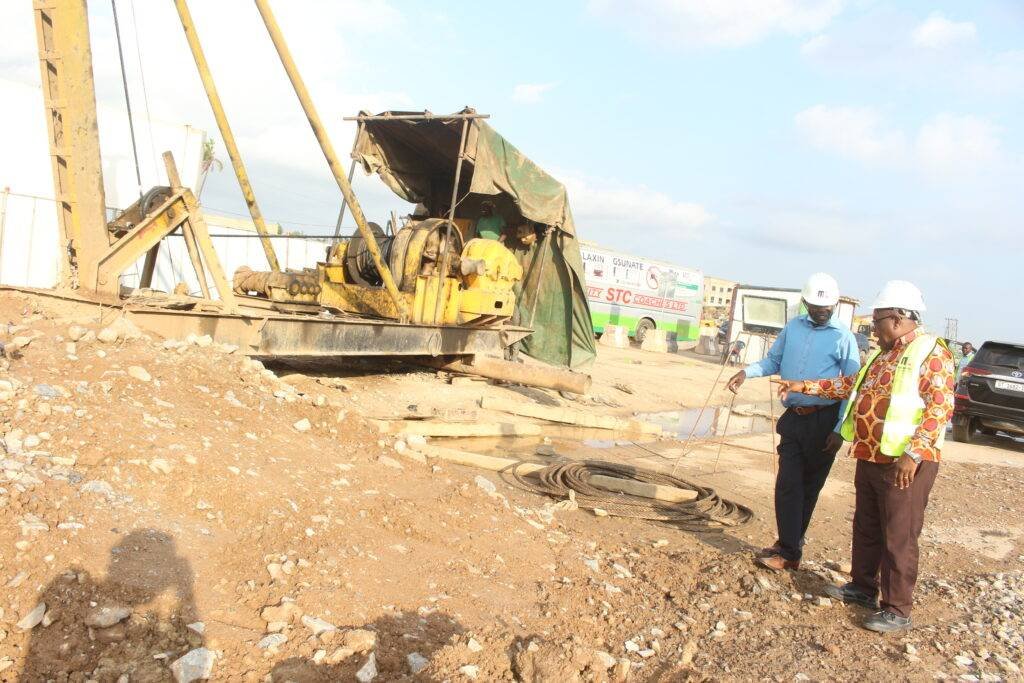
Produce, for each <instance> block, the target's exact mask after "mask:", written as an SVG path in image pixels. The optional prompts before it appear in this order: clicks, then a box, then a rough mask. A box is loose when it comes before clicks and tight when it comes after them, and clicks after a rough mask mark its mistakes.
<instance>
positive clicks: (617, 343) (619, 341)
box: [599, 325, 629, 349]
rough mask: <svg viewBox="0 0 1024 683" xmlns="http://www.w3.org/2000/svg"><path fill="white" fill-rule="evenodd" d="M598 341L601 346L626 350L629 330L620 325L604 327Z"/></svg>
mask: <svg viewBox="0 0 1024 683" xmlns="http://www.w3.org/2000/svg"><path fill="white" fill-rule="evenodd" d="M599 341H600V343H601V346H611V347H614V348H616V349H625V348H628V347H629V330H627V329H626V328H625V327H623V326H622V325H605V326H604V332H602V333H601V339H600V340H599Z"/></svg>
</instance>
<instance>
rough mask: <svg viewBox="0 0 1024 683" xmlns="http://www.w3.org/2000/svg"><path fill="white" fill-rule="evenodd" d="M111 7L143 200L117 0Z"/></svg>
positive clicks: (137, 174) (137, 181) (136, 177)
mask: <svg viewBox="0 0 1024 683" xmlns="http://www.w3.org/2000/svg"><path fill="white" fill-rule="evenodd" d="M110 8H111V9H112V10H113V13H114V36H115V37H116V38H117V59H118V61H120V62H121V85H122V86H124V104H125V109H127V110H128V132H129V133H130V134H131V136H132V156H133V157H134V158H135V181H136V183H137V184H138V188H139V201H140V202H141V201H142V174H141V172H140V171H139V150H138V148H137V147H136V146H135V122H134V120H133V119H132V102H131V99H130V98H129V97H128V74H127V72H125V69H124V51H123V50H122V49H121V27H120V25H119V24H118V22H117V0H110Z"/></svg>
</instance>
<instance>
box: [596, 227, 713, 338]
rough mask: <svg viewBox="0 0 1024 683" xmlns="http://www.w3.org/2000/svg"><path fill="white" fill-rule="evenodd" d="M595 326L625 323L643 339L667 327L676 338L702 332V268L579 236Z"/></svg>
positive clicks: (598, 330) (602, 329) (688, 336)
mask: <svg viewBox="0 0 1024 683" xmlns="http://www.w3.org/2000/svg"><path fill="white" fill-rule="evenodd" d="M580 250H581V251H582V252H583V267H584V272H585V274H586V278H587V300H588V301H589V302H590V317H591V320H592V321H593V324H594V332H596V333H600V332H603V331H604V326H605V325H621V326H623V327H626V328H627V329H628V330H629V336H631V337H634V338H635V339H636V340H637V341H638V342H642V341H643V338H644V335H645V334H646V333H647V331H648V330H652V329H655V328H658V329H664V330H668V331H669V333H670V334H675V338H676V339H677V340H678V341H693V340H695V339H697V337H698V336H699V335H700V312H701V306H702V302H703V299H704V274H703V273H702V272H701V271H699V270H696V269H693V268H683V267H682V266H677V265H674V264H671V263H666V262H665V261H656V260H654V259H647V258H642V257H640V256H632V255H630V254H623V253H621V252H618V251H613V250H611V249H605V248H604V247H599V246H597V245H596V244H592V243H590V242H581V243H580Z"/></svg>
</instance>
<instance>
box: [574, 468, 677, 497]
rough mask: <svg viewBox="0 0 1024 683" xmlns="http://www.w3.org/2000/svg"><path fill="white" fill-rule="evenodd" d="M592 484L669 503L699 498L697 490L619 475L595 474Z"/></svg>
mask: <svg viewBox="0 0 1024 683" xmlns="http://www.w3.org/2000/svg"><path fill="white" fill-rule="evenodd" d="M587 481H589V482H590V483H591V484H593V485H594V486H596V487H597V488H599V489H604V490H605V491H613V492H615V493H628V494H629V495H631V496H638V497H640V498H653V499H654V500H662V501H665V502H667V503H688V502H690V501H692V500H697V492H696V491H689V490H687V489H677V488H676V487H674V486H663V485H661V484H648V483H647V482H643V481H636V480H633V479H619V478H618V477H607V476H605V475H603V474H595V475H592V476H591V477H590V479H588V480H587Z"/></svg>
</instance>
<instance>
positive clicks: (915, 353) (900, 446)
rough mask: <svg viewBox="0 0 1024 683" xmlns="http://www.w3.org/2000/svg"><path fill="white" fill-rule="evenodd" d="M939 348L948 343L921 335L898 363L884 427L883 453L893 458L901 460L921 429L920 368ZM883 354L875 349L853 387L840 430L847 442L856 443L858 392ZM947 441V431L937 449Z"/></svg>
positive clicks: (941, 435) (928, 335)
mask: <svg viewBox="0 0 1024 683" xmlns="http://www.w3.org/2000/svg"><path fill="white" fill-rule="evenodd" d="M936 345H940V346H942V347H943V348H945V349H947V350H948V348H949V347H948V346H946V342H944V341H943V340H942V339H939V338H938V337H936V336H935V335H931V334H922V335H921V336H920V337H918V338H917V339H915V340H914V341H912V342H910V344H908V345H907V348H906V349H905V350H904V351H903V355H902V356H900V359H899V362H897V363H896V369H895V371H894V372H893V378H892V394H891V396H890V398H889V409H888V410H887V411H886V413H885V424H884V425H883V427H882V442H881V451H882V453H884V454H885V455H888V456H889V457H890V458H898V457H900V456H901V455H903V452H904V451H905V450H906V449H907V445H909V444H910V438H911V437H912V436H914V432H916V431H917V428H918V427H919V426H920V424H921V421H922V419H923V416H924V399H922V398H921V391H920V387H919V385H920V380H921V366H922V365H924V362H925V360H926V359H927V358H928V356H929V355H931V353H932V351H933V350H934V349H935V347H936ZM880 353H881V351H880V350H879V349H875V351H874V352H873V353H872V354H871V357H870V358H868V362H867V363H865V364H864V367H863V368H861V370H860V374H858V375H857V381H856V383H855V384H854V385H853V392H852V393H851V394H850V398H849V399H848V400H847V402H846V412H845V413H844V414H843V426H842V428H841V429H840V430H839V433H840V434H841V435H842V437H843V439H844V440H845V441H853V440H854V438H855V437H856V434H857V430H856V427H855V425H854V416H855V413H856V405H857V393H858V392H859V390H860V385H861V384H862V383H863V382H864V378H865V377H867V374H868V369H869V368H870V367H871V364H872V363H874V362H875V359H876V358H878V356H879V354H880ZM945 441H946V434H945V432H940V433H939V438H938V441H936V443H935V447H936V448H941V447H942V444H943V443H945Z"/></svg>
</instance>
